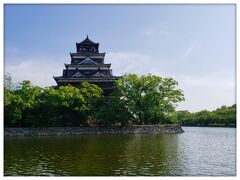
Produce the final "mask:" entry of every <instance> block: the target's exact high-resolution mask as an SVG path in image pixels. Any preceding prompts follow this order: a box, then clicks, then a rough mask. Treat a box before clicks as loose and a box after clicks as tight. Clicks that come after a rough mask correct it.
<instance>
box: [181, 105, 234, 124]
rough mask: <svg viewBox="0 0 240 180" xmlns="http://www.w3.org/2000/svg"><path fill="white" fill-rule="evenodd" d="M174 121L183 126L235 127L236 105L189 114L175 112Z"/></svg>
mask: <svg viewBox="0 0 240 180" xmlns="http://www.w3.org/2000/svg"><path fill="white" fill-rule="evenodd" d="M176 119H177V121H178V123H179V124H181V125H183V126H227V127H235V126H236V104H234V105H232V106H229V107H227V106H222V107H221V108H218V109H216V110H214V111H207V110H203V111H200V112H195V113H190V112H188V111H178V112H176Z"/></svg>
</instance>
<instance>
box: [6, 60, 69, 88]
mask: <svg viewBox="0 0 240 180" xmlns="http://www.w3.org/2000/svg"><path fill="white" fill-rule="evenodd" d="M68 59H69V57H68ZM68 59H67V58H57V59H56V58H29V59H24V60H19V59H18V60H16V58H15V61H16V62H19V63H14V64H10V63H8V61H7V62H6V64H5V73H10V74H11V76H12V79H13V81H14V82H21V81H23V80H30V81H31V82H32V83H33V84H34V85H38V86H42V87H44V86H52V85H56V83H55V81H54V79H53V76H61V75H62V70H63V68H64V62H67V61H69V60H68ZM10 62H12V61H10Z"/></svg>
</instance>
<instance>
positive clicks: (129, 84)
mask: <svg viewBox="0 0 240 180" xmlns="http://www.w3.org/2000/svg"><path fill="white" fill-rule="evenodd" d="M116 84H117V91H118V94H119V96H120V99H121V100H122V101H123V103H124V104H125V106H126V108H127V109H128V110H129V112H131V113H132V116H133V117H135V120H136V123H139V124H145V123H147V124H150V123H162V120H163V119H164V117H165V116H166V115H167V114H169V113H172V112H174V110H175V107H176V103H177V102H180V101H182V100H184V97H183V93H182V90H180V89H176V86H177V85H178V83H177V81H175V80H174V79H172V78H162V77H159V76H155V75H151V74H148V75H146V76H145V75H143V76H137V75H136V74H128V75H124V76H123V77H122V78H121V79H119V80H118V81H117V83H116Z"/></svg>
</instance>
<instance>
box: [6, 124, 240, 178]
mask: <svg viewBox="0 0 240 180" xmlns="http://www.w3.org/2000/svg"><path fill="white" fill-rule="evenodd" d="M183 130H184V131H185V132H184V133H183V134H176V135H160V134H154V135H140V134H138V135H81V136H80V135H79V136H49V137H44V136H42V137H5V138H4V175H5V176H235V175H236V129H235V128H216V127H214V128H211V127H183Z"/></svg>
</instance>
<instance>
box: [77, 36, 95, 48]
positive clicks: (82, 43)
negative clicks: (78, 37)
mask: <svg viewBox="0 0 240 180" xmlns="http://www.w3.org/2000/svg"><path fill="white" fill-rule="evenodd" d="M98 44H99V43H95V42H93V41H91V40H90V39H89V38H88V36H87V38H86V39H84V40H83V41H82V42H80V43H77V45H83V46H84V45H98Z"/></svg>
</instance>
